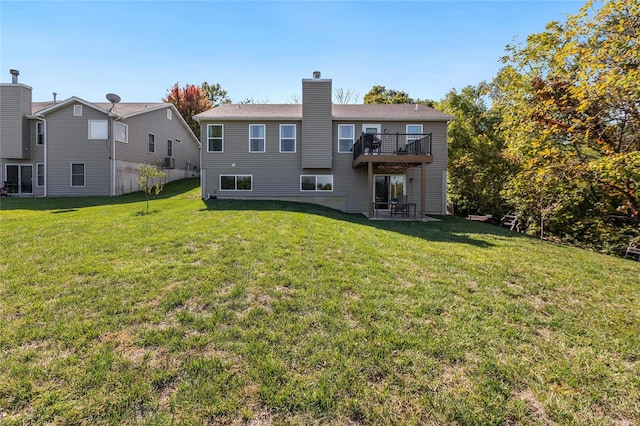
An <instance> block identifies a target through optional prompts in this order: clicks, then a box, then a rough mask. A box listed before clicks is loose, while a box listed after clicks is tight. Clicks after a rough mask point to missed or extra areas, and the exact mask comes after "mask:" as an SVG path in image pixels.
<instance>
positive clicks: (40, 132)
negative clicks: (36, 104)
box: [36, 121, 44, 145]
mask: <svg viewBox="0 0 640 426" xmlns="http://www.w3.org/2000/svg"><path fill="white" fill-rule="evenodd" d="M36 145H44V122H43V121H36Z"/></svg>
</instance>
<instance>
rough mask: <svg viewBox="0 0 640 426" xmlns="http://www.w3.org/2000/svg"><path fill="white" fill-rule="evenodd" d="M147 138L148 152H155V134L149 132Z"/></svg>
mask: <svg viewBox="0 0 640 426" xmlns="http://www.w3.org/2000/svg"><path fill="white" fill-rule="evenodd" d="M147 140H148V145H147V150H148V151H149V152H152V153H155V152H156V134H155V133H151V132H149V133H148V136H147Z"/></svg>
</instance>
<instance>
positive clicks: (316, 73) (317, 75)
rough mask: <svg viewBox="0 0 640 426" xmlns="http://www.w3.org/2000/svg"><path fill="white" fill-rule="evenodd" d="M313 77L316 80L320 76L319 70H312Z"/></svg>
mask: <svg viewBox="0 0 640 426" xmlns="http://www.w3.org/2000/svg"><path fill="white" fill-rule="evenodd" d="M313 78H315V79H316V80H318V79H319V78H320V71H314V72H313Z"/></svg>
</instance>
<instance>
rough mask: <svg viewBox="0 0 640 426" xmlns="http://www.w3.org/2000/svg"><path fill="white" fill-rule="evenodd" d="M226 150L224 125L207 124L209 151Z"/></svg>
mask: <svg viewBox="0 0 640 426" xmlns="http://www.w3.org/2000/svg"><path fill="white" fill-rule="evenodd" d="M223 151H224V125H223V124H207V152H223Z"/></svg>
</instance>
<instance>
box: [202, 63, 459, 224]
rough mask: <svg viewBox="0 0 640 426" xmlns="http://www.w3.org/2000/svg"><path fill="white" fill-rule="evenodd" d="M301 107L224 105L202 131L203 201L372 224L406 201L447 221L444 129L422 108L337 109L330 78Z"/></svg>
mask: <svg viewBox="0 0 640 426" xmlns="http://www.w3.org/2000/svg"><path fill="white" fill-rule="evenodd" d="M319 77H320V76H319V73H314V79H303V80H302V105H291V104H287V105H269V104H261V105H254V104H241V105H232V104H227V105H220V106H218V107H216V108H214V109H211V110H209V111H205V112H203V113H200V114H198V115H196V116H195V117H194V118H195V119H196V120H199V122H200V124H201V141H202V144H203V146H202V150H201V161H200V163H201V165H202V166H201V167H202V170H201V174H200V180H201V187H202V196H203V198H208V197H213V196H216V197H218V198H245V199H272V200H289V201H300V202H309V203H316V204H321V205H325V206H328V207H332V208H335V209H338V210H342V211H346V212H362V213H366V214H367V215H368V216H369V217H373V216H375V215H376V214H378V213H379V212H380V211H388V210H389V209H390V208H391V206H392V203H393V201H394V200H397V199H399V198H400V197H401V196H407V197H408V202H409V203H412V204H414V206H415V207H416V209H417V212H418V213H419V215H420V216H419V217H424V215H426V214H446V204H447V201H446V199H447V191H446V187H447V176H446V170H447V124H448V122H449V121H451V120H452V119H453V117H451V116H449V115H446V114H444V113H442V112H439V111H436V110H434V109H433V108H430V107H428V106H425V105H409V104H405V105H333V104H332V102H331V98H332V86H331V80H328V79H320V78H319Z"/></svg>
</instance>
